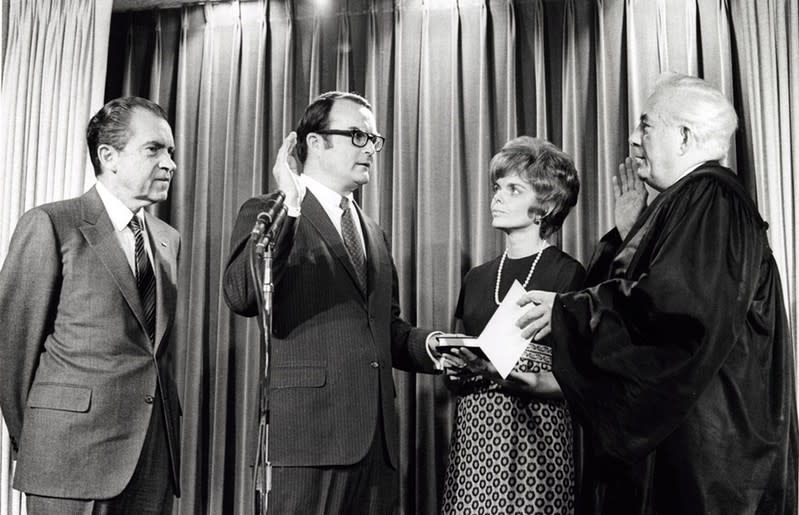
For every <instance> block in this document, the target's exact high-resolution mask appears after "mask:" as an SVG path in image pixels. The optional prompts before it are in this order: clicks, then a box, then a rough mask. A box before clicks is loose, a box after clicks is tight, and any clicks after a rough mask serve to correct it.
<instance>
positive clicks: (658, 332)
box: [552, 181, 766, 459]
mask: <svg viewBox="0 0 799 515" xmlns="http://www.w3.org/2000/svg"><path fill="white" fill-rule="evenodd" d="M674 197H675V198H674V199H673V200H671V201H670V204H669V205H667V206H664V209H663V210H661V212H660V213H661V214H660V215H658V216H659V218H658V219H656V220H655V221H654V223H653V227H657V229H656V230H657V231H658V232H657V234H656V236H655V237H656V238H657V239H656V240H653V241H652V242H651V244H649V245H648V246H647V249H646V251H645V256H643V257H641V259H646V263H645V264H642V263H639V264H638V265H637V269H638V270H641V273H640V274H638V275H637V277H635V278H629V279H628V278H612V279H609V280H605V281H603V282H600V283H599V284H598V285H596V286H594V287H592V288H589V289H587V290H582V291H579V292H574V293H568V294H563V295H559V296H558V297H557V299H556V301H555V304H554V306H553V311H552V336H553V338H554V341H555V356H554V360H553V363H554V373H555V376H556V378H557V380H558V382H559V383H560V385H561V387H562V388H563V391H564V394H565V395H566V398H567V400H569V401H570V404H571V405H572V406H574V407H576V410H577V412H578V414H579V415H580V417H581V419H582V420H584V421H588V423H589V425H591V426H592V428H594V429H595V433H596V434H597V436H598V438H599V444H600V446H601V448H602V449H603V450H604V452H606V453H607V454H609V455H611V456H614V457H617V458H620V459H635V458H636V457H640V456H641V455H643V454H646V453H647V452H650V451H651V450H652V449H654V448H655V447H656V446H657V445H658V444H659V443H660V442H661V441H662V440H663V439H664V438H665V437H666V436H668V435H669V434H670V433H671V432H672V431H673V430H674V429H675V428H676V427H677V426H678V425H679V424H680V423H681V421H682V420H683V419H684V417H685V416H686V414H687V413H688V412H689V411H690V410H691V408H692V407H693V406H694V404H695V402H696V400H697V398H698V397H699V396H700V395H701V393H702V392H703V391H704V390H705V389H706V387H707V385H708V384H709V382H710V381H711V380H712V378H713V377H714V376H715V375H716V374H717V372H718V370H719V369H720V367H721V366H722V364H723V363H724V361H725V360H726V358H727V356H728V355H729V353H730V352H731V349H732V348H733V346H734V345H735V343H736V342H737V341H738V340H739V338H740V337H741V334H742V332H744V323H745V320H746V316H747V309H748V306H749V304H750V303H751V301H752V298H753V296H754V292H755V290H756V287H757V281H758V277H757V274H752V273H750V271H752V270H758V268H759V263H760V262H761V260H762V259H763V252H764V249H765V248H766V247H765V245H764V244H763V240H764V237H765V236H764V235H763V234H762V229H761V227H760V226H759V225H758V223H757V221H756V220H755V219H754V218H753V217H752V216H751V215H750V214H749V213H748V212H746V209H745V206H744V205H743V202H742V200H741V199H739V198H737V197H735V196H732V195H729V194H728V192H726V191H724V188H723V187H722V186H721V185H720V184H717V183H715V184H714V183H712V181H697V184H696V185H694V186H693V187H691V188H687V187H686V189H685V190H684V191H681V192H680V195H675V196H674Z"/></svg>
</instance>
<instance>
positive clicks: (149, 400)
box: [144, 395, 155, 404]
mask: <svg viewBox="0 0 799 515" xmlns="http://www.w3.org/2000/svg"><path fill="white" fill-rule="evenodd" d="M154 400H155V398H154V397H153V396H152V395H145V396H144V402H146V403H147V404H152V403H153V401H154Z"/></svg>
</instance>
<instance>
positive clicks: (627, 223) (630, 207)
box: [613, 157, 649, 239]
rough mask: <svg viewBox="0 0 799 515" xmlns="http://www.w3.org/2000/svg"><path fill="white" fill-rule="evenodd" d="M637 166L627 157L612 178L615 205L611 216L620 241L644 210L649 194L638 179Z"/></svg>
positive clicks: (642, 182) (633, 160)
mask: <svg viewBox="0 0 799 515" xmlns="http://www.w3.org/2000/svg"><path fill="white" fill-rule="evenodd" d="M637 170H638V165H637V163H636V161H635V159H633V158H631V157H628V158H626V159H625V160H624V162H623V163H622V164H620V165H619V173H618V174H617V175H614V176H613V196H614V197H615V200H616V203H615V206H614V209H613V215H614V218H615V219H616V220H615V221H616V229H618V231H619V234H620V235H621V239H624V238H626V237H627V234H628V233H629V232H630V229H632V228H633V225H634V224H635V221H636V220H637V219H638V217H639V216H640V215H641V212H643V210H644V208H646V198H647V196H648V195H649V193H648V192H647V191H646V185H645V184H644V181H642V180H641V179H640V178H639V177H638V171H637Z"/></svg>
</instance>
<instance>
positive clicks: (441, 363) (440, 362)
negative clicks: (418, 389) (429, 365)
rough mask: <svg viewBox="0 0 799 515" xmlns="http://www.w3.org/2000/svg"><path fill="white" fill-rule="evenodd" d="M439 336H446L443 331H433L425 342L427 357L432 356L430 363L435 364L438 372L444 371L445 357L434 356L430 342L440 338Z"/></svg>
mask: <svg viewBox="0 0 799 515" xmlns="http://www.w3.org/2000/svg"><path fill="white" fill-rule="evenodd" d="M439 334H444V332H443V331H433V332H432V333H430V334H428V335H427V339H426V340H425V341H424V348H425V350H426V351H427V355H428V356H430V361H432V362H433V366H434V367H435V369H436V370H444V357H443V356H442V357H440V358H436V357H435V356H434V355H433V349H432V348H431V347H430V341H431V340H432V339H433V338H435V337H436V336H438V335H439Z"/></svg>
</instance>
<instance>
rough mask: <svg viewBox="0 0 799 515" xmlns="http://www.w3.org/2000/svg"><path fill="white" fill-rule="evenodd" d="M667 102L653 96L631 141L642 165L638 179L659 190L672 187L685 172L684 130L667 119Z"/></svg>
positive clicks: (632, 150) (638, 161)
mask: <svg viewBox="0 0 799 515" xmlns="http://www.w3.org/2000/svg"><path fill="white" fill-rule="evenodd" d="M665 101H666V99H665V98H661V96H659V95H652V96H651V97H649V99H648V100H647V103H646V106H645V107H644V113H643V114H642V115H641V118H640V121H639V123H638V126H637V127H636V128H635V130H634V131H633V133H632V134H630V139H629V142H630V156H631V157H633V158H634V159H635V161H636V163H637V164H638V176H639V177H640V178H641V179H642V180H643V181H644V182H646V183H647V184H649V185H650V186H651V187H653V188H654V189H656V190H658V191H662V190H664V189H666V188H668V187H669V186H671V185H672V184H673V183H674V180H675V178H676V177H678V176H679V174H680V172H682V171H683V170H679V169H678V168H679V164H678V158H679V156H680V155H681V152H682V151H683V149H682V148H681V147H682V146H683V137H682V133H681V129H680V127H676V126H673V125H671V124H669V123H668V122H667V121H666V119H665V118H664V116H663V113H664V102H665Z"/></svg>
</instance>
